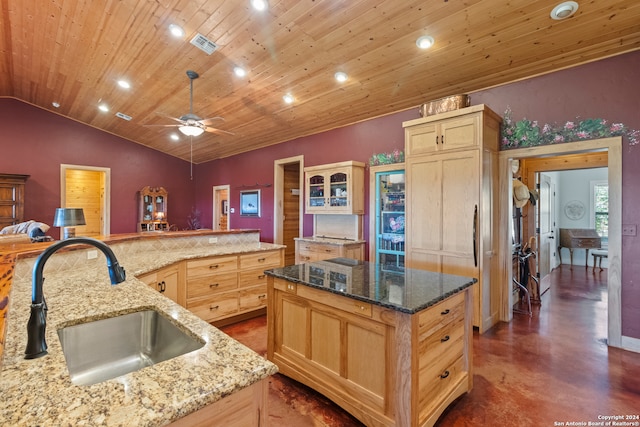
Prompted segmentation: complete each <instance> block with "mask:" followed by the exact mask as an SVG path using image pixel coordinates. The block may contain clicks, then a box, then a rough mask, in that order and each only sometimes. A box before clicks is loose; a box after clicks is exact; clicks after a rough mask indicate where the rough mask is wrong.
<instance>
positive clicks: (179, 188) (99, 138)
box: [0, 98, 195, 238]
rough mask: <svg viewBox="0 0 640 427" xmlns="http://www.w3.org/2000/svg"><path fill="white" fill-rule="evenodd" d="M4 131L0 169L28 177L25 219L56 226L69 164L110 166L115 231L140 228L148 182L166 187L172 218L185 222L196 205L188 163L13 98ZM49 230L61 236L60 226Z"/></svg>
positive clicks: (0, 115) (1, 113)
mask: <svg viewBox="0 0 640 427" xmlns="http://www.w3.org/2000/svg"><path fill="white" fill-rule="evenodd" d="M114 120H120V119H117V118H114ZM132 126H137V125H136V124H132ZM0 129H2V132H0V172H3V173H16V174H25V175H30V177H29V179H28V180H27V183H26V185H25V193H26V200H25V210H24V214H25V219H35V220H37V221H42V222H44V223H47V224H49V225H52V224H53V214H54V212H55V209H56V207H60V164H62V163H65V164H73V165H84V166H97V167H104V168H111V233H113V234H117V233H131V232H135V231H136V227H137V221H138V218H137V216H138V202H137V200H138V199H137V192H138V191H139V190H140V189H141V188H142V187H144V186H146V185H150V186H154V187H156V186H158V187H159V186H162V187H164V188H166V189H167V191H168V192H169V198H168V201H169V205H168V218H169V222H170V223H172V224H176V225H177V226H178V227H179V228H185V227H186V226H187V215H189V213H190V212H191V208H192V207H193V206H195V185H194V183H193V181H191V180H190V175H189V163H188V162H185V161H182V160H179V159H176V158H174V157H172V156H168V155H166V154H163V153H160V152H159V151H156V150H152V149H150V148H147V147H144V146H142V145H139V144H135V143H132V142H131V141H128V140H125V139H122V138H119V137H116V136H114V135H111V134H108V133H105V132H103V131H100V130H97V129H94V128H92V127H89V126H86V125H84V124H81V123H78V122H75V121H73V120H70V119H67V118H65V117H62V116H59V115H57V114H52V113H50V112H48V111H45V110H42V109H40V108H36V107H34V106H32V105H29V104H26V103H24V102H21V101H18V100H15V99H8V98H4V99H0ZM49 234H50V235H52V236H54V237H56V238H57V237H58V236H59V230H58V228H57V227H52V228H51V230H50V232H49Z"/></svg>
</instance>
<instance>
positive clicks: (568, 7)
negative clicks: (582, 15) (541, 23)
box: [551, 1, 578, 21]
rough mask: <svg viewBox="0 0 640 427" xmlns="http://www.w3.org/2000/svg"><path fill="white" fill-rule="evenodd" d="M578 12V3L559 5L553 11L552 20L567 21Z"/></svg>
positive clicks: (571, 2) (566, 2)
mask: <svg viewBox="0 0 640 427" xmlns="http://www.w3.org/2000/svg"><path fill="white" fill-rule="evenodd" d="M577 10H578V3H576V2H574V1H565V2H562V3H560V4H559V5H557V6H556V7H554V8H553V10H552V11H551V18H552V19H555V20H556V21H560V20H562V19H567V18H568V17H570V16H571V15H573V14H574V13H576V11H577Z"/></svg>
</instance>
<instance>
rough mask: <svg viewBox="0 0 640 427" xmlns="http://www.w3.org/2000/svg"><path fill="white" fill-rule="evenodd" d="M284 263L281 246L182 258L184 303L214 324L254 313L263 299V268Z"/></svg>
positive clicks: (264, 303) (265, 289)
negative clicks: (184, 290) (184, 264)
mask: <svg viewBox="0 0 640 427" xmlns="http://www.w3.org/2000/svg"><path fill="white" fill-rule="evenodd" d="M283 264H284V249H277V250H271V251H260V252H254V253H247V254H239V255H224V256H214V257H207V258H202V259H194V260H188V261H186V307H187V309H189V310H190V311H192V312H193V313H194V314H196V315H197V316H198V317H200V318H202V319H204V320H206V321H207V322H216V323H217V324H218V325H222V324H224V323H229V322H230V321H232V319H234V318H236V317H237V316H247V317H249V316H251V315H255V314H256V311H257V310H261V309H264V308H265V307H266V304H267V301H266V298H267V277H266V275H265V274H264V270H267V269H269V268H274V267H280V266H282V265H283Z"/></svg>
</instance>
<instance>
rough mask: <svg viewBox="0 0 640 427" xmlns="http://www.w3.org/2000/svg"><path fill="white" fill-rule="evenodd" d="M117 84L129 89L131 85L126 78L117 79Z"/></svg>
mask: <svg viewBox="0 0 640 427" xmlns="http://www.w3.org/2000/svg"><path fill="white" fill-rule="evenodd" d="M118 86H120V87H121V88H123V89H129V88H130V87H131V84H129V82H128V81H126V80H118Z"/></svg>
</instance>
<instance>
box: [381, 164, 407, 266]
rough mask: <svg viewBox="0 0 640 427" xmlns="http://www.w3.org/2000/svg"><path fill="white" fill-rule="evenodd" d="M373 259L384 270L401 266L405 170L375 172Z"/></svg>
mask: <svg viewBox="0 0 640 427" xmlns="http://www.w3.org/2000/svg"><path fill="white" fill-rule="evenodd" d="M375 182H376V212H375V221H376V228H375V229H376V260H375V262H377V263H380V264H382V266H383V269H389V270H393V269H395V268H402V267H404V241H405V234H404V230H405V208H404V203H405V200H404V199H405V191H404V185H405V174H404V170H397V171H388V172H377V173H376V181H375Z"/></svg>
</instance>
